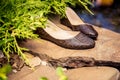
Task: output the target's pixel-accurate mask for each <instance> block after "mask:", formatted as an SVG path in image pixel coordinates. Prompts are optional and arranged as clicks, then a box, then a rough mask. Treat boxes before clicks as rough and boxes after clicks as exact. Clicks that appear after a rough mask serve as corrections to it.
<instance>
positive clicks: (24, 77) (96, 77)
mask: <svg viewBox="0 0 120 80" xmlns="http://www.w3.org/2000/svg"><path fill="white" fill-rule="evenodd" d="M64 73H65V75H66V76H67V77H68V80H118V78H119V71H118V70H117V69H115V68H111V67H83V68H78V69H72V70H67V71H65V72H64ZM40 77H47V78H48V79H49V80H59V77H58V75H57V74H56V71H55V69H54V68H52V67H48V66H39V67H37V68H36V69H35V70H30V69H28V68H27V67H26V66H25V67H24V68H23V69H22V70H21V71H19V72H17V73H16V74H14V73H12V74H10V75H9V79H8V80H39V79H40Z"/></svg>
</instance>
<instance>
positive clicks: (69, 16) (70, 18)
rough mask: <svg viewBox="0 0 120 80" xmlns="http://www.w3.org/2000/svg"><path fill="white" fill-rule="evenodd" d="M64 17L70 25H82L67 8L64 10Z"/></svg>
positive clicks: (78, 18) (76, 16) (75, 15)
mask: <svg viewBox="0 0 120 80" xmlns="http://www.w3.org/2000/svg"><path fill="white" fill-rule="evenodd" d="M66 16H67V18H68V20H69V21H70V23H71V24H72V25H80V24H84V22H83V21H82V20H81V19H80V17H79V16H78V15H77V14H76V13H75V12H74V11H73V10H72V9H71V8H69V7H67V8H66Z"/></svg>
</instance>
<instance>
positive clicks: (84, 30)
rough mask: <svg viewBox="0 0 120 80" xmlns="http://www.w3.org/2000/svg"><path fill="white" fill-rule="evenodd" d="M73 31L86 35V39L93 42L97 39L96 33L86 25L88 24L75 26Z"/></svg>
mask: <svg viewBox="0 0 120 80" xmlns="http://www.w3.org/2000/svg"><path fill="white" fill-rule="evenodd" d="M74 30H75V31H81V32H82V33H84V34H86V35H87V36H88V37H90V38H92V39H94V40H95V39H97V37H98V33H97V31H96V30H95V29H94V28H93V27H92V26H91V25H88V24H83V25H78V26H75V27H74Z"/></svg>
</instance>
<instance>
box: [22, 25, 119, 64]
mask: <svg viewBox="0 0 120 80" xmlns="http://www.w3.org/2000/svg"><path fill="white" fill-rule="evenodd" d="M57 24H58V25H59V23H57ZM94 28H95V29H96V30H97V31H98V33H99V36H98V39H97V40H96V46H95V47H94V48H92V49H86V50H73V49H66V48H63V47H60V46H58V45H56V44H54V43H52V42H50V41H46V40H43V39H36V40H27V41H26V42H22V43H21V44H20V46H23V47H26V48H28V49H30V50H32V51H34V52H37V53H44V54H47V55H48V56H50V57H53V58H55V59H58V58H63V57H73V56H84V57H92V58H95V59H96V60H106V61H115V62H120V34H119V33H116V32H113V31H110V30H108V29H104V28H100V27H97V26H94Z"/></svg>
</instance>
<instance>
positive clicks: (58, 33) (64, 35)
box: [44, 20, 80, 39]
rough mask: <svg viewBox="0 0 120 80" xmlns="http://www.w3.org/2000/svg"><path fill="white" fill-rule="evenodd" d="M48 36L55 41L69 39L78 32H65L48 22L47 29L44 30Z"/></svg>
mask: <svg viewBox="0 0 120 80" xmlns="http://www.w3.org/2000/svg"><path fill="white" fill-rule="evenodd" d="M44 30H45V31H46V32H47V33H48V34H49V35H50V36H52V37H54V38H56V39H71V38H74V37H75V36H76V35H78V34H79V33H80V32H74V31H65V30H63V29H61V28H59V27H58V26H56V25H55V24H54V23H53V22H51V21H49V20H48V23H47V27H46V28H45V29H44Z"/></svg>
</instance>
